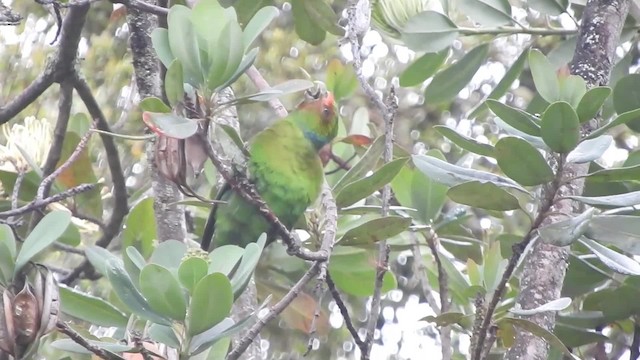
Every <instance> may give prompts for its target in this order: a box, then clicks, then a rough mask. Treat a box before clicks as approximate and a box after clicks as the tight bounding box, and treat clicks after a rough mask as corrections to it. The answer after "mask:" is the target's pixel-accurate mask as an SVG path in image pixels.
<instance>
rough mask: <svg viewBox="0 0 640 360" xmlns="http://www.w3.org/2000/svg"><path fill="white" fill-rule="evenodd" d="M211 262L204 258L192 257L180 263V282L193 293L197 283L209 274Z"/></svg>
mask: <svg viewBox="0 0 640 360" xmlns="http://www.w3.org/2000/svg"><path fill="white" fill-rule="evenodd" d="M208 270H209V264H207V261H206V260H205V259H202V258H197V257H190V258H187V259H186V260H185V261H183V262H182V264H180V268H178V278H179V279H180V283H181V284H182V285H183V286H184V287H185V288H186V289H187V290H189V292H190V293H193V290H194V289H195V287H196V284H197V283H198V282H199V281H200V280H201V279H202V278H203V277H205V276H206V275H207V272H208Z"/></svg>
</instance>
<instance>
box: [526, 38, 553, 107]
mask: <svg viewBox="0 0 640 360" xmlns="http://www.w3.org/2000/svg"><path fill="white" fill-rule="evenodd" d="M529 67H530V68H531V76H533V83H534V84H535V85H536V90H537V91H538V93H539V94H540V96H542V98H543V99H545V100H547V102H550V103H552V102H554V101H558V100H560V84H559V82H558V76H557V75H556V69H554V68H553V66H551V63H550V62H549V60H548V59H547V57H546V56H544V55H543V54H542V53H541V52H540V51H539V50H535V49H534V50H531V51H530V52H529Z"/></svg>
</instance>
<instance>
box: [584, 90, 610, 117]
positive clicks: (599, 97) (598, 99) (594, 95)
mask: <svg viewBox="0 0 640 360" xmlns="http://www.w3.org/2000/svg"><path fill="white" fill-rule="evenodd" d="M609 95H611V88H610V87H606V86H597V87H594V88H591V89H589V91H587V93H586V94H584V96H583V97H582V99H580V103H579V104H578V107H577V109H576V112H577V113H578V119H580V122H581V123H583V122H587V121H589V120H591V119H593V118H594V117H596V115H597V114H598V112H599V111H600V108H602V105H604V102H605V101H606V100H607V98H608V97H609Z"/></svg>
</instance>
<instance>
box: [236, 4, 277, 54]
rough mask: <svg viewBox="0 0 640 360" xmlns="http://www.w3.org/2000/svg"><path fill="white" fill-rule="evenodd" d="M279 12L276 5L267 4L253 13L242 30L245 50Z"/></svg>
mask: <svg viewBox="0 0 640 360" xmlns="http://www.w3.org/2000/svg"><path fill="white" fill-rule="evenodd" d="M279 14H280V11H279V10H278V8H276V7H275V6H265V7H263V8H261V9H260V10H258V12H257V13H256V14H255V15H253V17H252V18H251V20H250V21H249V23H248V24H247V26H245V27H244V31H243V32H242V42H243V43H244V46H245V51H246V50H247V49H248V48H249V47H251V44H253V42H254V41H255V39H257V38H258V36H260V34H262V32H263V31H264V30H265V29H266V28H267V27H268V26H269V24H271V22H272V21H273V19H275V18H276V17H277V16H278V15H279Z"/></svg>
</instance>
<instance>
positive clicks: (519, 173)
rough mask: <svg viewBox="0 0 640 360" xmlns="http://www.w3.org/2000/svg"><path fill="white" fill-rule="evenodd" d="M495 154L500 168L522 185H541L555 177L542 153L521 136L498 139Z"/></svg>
mask: <svg viewBox="0 0 640 360" xmlns="http://www.w3.org/2000/svg"><path fill="white" fill-rule="evenodd" d="M495 154H496V160H497V161H498V165H499V166H500V169H501V170H502V171H503V172H504V173H505V175H507V176H508V177H510V178H511V179H513V180H515V181H517V182H518V183H519V184H520V185H523V186H535V185H541V184H545V183H548V182H549V181H551V180H553V178H554V177H555V175H554V173H553V170H551V167H550V166H549V164H547V161H546V160H545V159H544V157H543V156H542V154H541V153H540V152H539V151H538V150H537V149H536V148H534V147H533V146H532V145H531V144H529V143H528V142H526V141H525V140H523V139H521V138H518V137H513V136H507V137H503V138H502V139H500V140H498V142H497V143H496V146H495Z"/></svg>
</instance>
